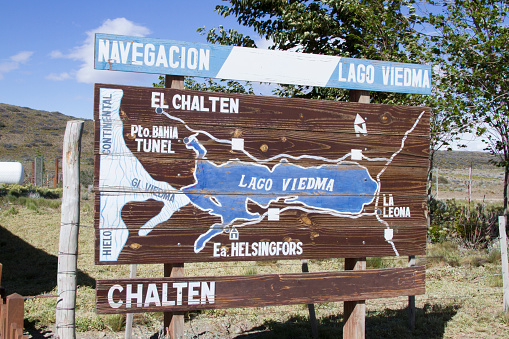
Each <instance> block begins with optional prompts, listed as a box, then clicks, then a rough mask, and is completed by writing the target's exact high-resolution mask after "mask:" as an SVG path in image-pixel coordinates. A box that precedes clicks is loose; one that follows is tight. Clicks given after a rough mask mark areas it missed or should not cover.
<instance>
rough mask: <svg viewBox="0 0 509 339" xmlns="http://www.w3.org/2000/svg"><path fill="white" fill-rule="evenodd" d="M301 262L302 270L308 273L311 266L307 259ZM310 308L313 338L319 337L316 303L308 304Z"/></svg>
mask: <svg viewBox="0 0 509 339" xmlns="http://www.w3.org/2000/svg"><path fill="white" fill-rule="evenodd" d="M300 263H301V265H302V272H303V273H308V272H309V267H308V261H307V259H302V260H301V261H300ZM308 310H309V323H310V324H311V334H312V336H313V338H318V323H317V321H316V313H315V304H308Z"/></svg>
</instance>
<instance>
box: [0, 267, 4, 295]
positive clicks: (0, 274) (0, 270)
mask: <svg viewBox="0 0 509 339" xmlns="http://www.w3.org/2000/svg"><path fill="white" fill-rule="evenodd" d="M4 298H5V290H4V288H3V287H2V264H0V305H1V304H2V302H3V300H4Z"/></svg>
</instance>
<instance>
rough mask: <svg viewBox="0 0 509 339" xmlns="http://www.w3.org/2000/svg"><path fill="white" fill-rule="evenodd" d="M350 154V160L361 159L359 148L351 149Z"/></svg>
mask: <svg viewBox="0 0 509 339" xmlns="http://www.w3.org/2000/svg"><path fill="white" fill-rule="evenodd" d="M350 154H351V155H352V160H362V150H361V149H352V151H351V152H350Z"/></svg>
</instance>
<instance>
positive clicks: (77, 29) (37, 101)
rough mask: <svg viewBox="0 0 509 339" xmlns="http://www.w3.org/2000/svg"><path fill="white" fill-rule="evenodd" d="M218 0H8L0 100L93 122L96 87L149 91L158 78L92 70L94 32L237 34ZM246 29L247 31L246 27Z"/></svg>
mask: <svg viewBox="0 0 509 339" xmlns="http://www.w3.org/2000/svg"><path fill="white" fill-rule="evenodd" d="M220 3H221V1H214V0H186V1H176V0H165V1H154V0H145V1H131V0H124V1H95V0H89V1H60V0H58V1H37V0H33V1H24V0H17V1H8V2H5V3H3V4H2V20H0V41H2V47H1V48H0V102H1V103H7V104H12V105H18V106H24V107H30V108H34V109H40V110H46V111H59V112H61V113H64V114H66V115H71V116H74V117H78V118H85V119H92V112H93V84H94V83H96V82H103V83H116V84H124V85H137V86H151V85H152V83H153V82H157V81H158V79H157V77H158V76H157V75H154V74H151V75H150V74H137V73H127V72H114V71H99V70H93V45H92V43H93V37H94V33H96V32H101V33H114V34H122V35H140V36H147V37H152V38H161V39H170V40H180V41H190V42H206V39H205V36H203V35H200V34H199V33H197V32H196V30H197V29H198V28H199V27H204V26H205V27H206V28H207V29H210V28H213V27H218V26H219V25H224V26H225V27H228V28H237V27H238V25H237V23H236V21H235V19H233V18H227V19H225V18H223V17H221V16H220V15H218V14H217V13H216V12H215V11H214V8H215V6H216V5H217V4H220ZM243 30H244V31H246V29H245V28H243Z"/></svg>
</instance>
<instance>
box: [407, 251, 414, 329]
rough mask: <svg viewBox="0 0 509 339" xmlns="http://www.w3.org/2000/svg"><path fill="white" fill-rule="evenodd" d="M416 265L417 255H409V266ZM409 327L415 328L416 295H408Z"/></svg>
mask: <svg viewBox="0 0 509 339" xmlns="http://www.w3.org/2000/svg"><path fill="white" fill-rule="evenodd" d="M414 266H415V256H414V255H411V256H409V257H408V267H414ZM408 327H409V328H410V330H412V331H413V330H414V329H415V295H410V296H408Z"/></svg>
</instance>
